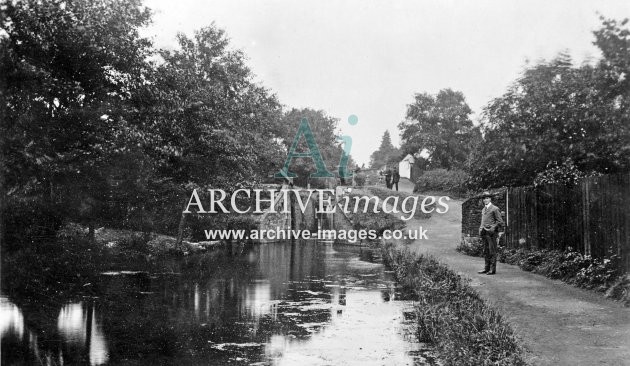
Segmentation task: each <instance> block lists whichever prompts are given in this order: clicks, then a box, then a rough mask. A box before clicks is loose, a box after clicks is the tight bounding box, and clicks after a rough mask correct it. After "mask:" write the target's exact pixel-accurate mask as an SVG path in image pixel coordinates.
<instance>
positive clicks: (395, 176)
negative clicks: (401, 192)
mask: <svg viewBox="0 0 630 366" xmlns="http://www.w3.org/2000/svg"><path fill="white" fill-rule="evenodd" d="M399 181H400V173H398V168H394V173H393V174H392V187H393V186H394V185H396V192H398V182H399Z"/></svg>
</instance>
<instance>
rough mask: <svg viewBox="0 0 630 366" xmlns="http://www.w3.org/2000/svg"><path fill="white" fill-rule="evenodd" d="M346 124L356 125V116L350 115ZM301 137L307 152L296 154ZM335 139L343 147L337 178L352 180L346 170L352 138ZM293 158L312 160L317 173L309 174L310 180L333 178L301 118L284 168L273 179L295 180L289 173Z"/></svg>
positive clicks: (304, 121)
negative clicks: (340, 142)
mask: <svg viewBox="0 0 630 366" xmlns="http://www.w3.org/2000/svg"><path fill="white" fill-rule="evenodd" d="M348 123H349V124H351V125H356V124H357V123H358V118H357V116H355V115H351V116H350V117H348ZM302 136H304V139H305V140H306V145H307V146H308V152H303V153H298V152H296V151H295V150H296V149H297V147H298V143H299V142H300V137H302ZM337 139H338V140H340V141H342V142H343V145H344V148H343V152H342V154H341V158H340V159H339V177H340V178H352V172H348V168H347V165H348V159H349V157H350V149H351V148H352V137H350V136H345V135H344V136H340V137H338V138H337ZM293 158H311V159H313V163H315V167H316V168H317V171H316V172H314V173H311V175H310V177H311V178H328V177H334V176H335V175H334V174H333V173H331V172H329V171H328V169H326V164H325V163H324V159H323V158H322V154H321V153H320V152H319V147H318V146H317V142H316V141H315V136H313V131H312V130H311V126H310V125H309V124H308V120H307V119H306V118H302V121H301V122H300V126H299V127H298V130H297V133H296V134H295V138H294V139H293V144H291V148H290V149H289V154H288V155H287V159H286V160H285V161H284V166H283V167H282V169H280V171H279V172H277V173H276V174H274V177H275V178H295V177H296V176H297V175H296V174H295V173H293V172H290V171H289V165H291V160H293Z"/></svg>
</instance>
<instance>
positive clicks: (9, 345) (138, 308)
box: [0, 242, 435, 365]
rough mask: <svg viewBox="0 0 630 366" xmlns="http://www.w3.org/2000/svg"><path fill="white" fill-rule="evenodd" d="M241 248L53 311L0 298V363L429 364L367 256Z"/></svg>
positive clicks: (166, 265)
mask: <svg viewBox="0 0 630 366" xmlns="http://www.w3.org/2000/svg"><path fill="white" fill-rule="evenodd" d="M241 249H242V248H241ZM241 249H239V250H234V249H233V248H226V249H225V250H220V251H216V252H213V253H209V254H206V255H203V256H198V257H194V258H183V259H171V260H168V261H164V262H161V263H159V265H158V266H156V268H160V270H157V271H156V270H152V271H137V270H134V271H122V270H121V271H108V272H105V273H103V274H102V275H101V276H100V281H99V283H96V284H93V287H94V290H95V291H96V293H97V295H98V296H93V297H78V298H74V299H68V301H67V302H65V303H62V304H57V305H51V304H46V305H44V306H41V304H38V303H36V302H35V303H34V302H33V301H29V299H8V298H6V297H4V296H3V297H1V298H0V299H1V302H0V332H1V335H2V364H3V365H12V364H16V365H21V364H24V365H28V364H42V365H62V364H64V365H68V364H90V365H105V364H112V365H119V364H133V365H157V364H173V363H176V364H177V363H178V364H182V365H184V364H186V365H188V364H192V365H208V364H211V365H214V364H255V365H296V364H298V365H336V364H360V365H370V364H375V365H383V364H385V365H414V364H434V363H435V362H434V361H433V359H432V358H431V357H430V351H428V350H426V349H424V348H423V347H422V345H421V344H418V343H417V341H416V339H415V336H414V322H413V312H412V307H411V303H409V302H406V301H393V300H395V297H396V291H395V283H394V282H393V280H392V278H391V275H390V274H389V273H387V271H385V269H384V267H383V265H382V264H381V263H380V258H378V257H377V256H376V255H375V253H374V252H373V251H371V250H369V249H365V248H363V249H361V248H358V247H344V246H336V245H335V246H333V245H332V244H330V243H315V242H302V243H270V244H260V245H254V246H251V247H248V248H245V249H242V250H241ZM127 269H129V268H127ZM132 269H137V268H132ZM16 303H19V304H21V305H20V306H19V307H18V306H17V305H16Z"/></svg>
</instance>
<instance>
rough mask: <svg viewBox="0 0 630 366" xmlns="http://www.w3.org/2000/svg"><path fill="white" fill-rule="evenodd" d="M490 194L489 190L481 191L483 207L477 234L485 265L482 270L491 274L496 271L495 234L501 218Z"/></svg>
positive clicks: (501, 220)
mask: <svg viewBox="0 0 630 366" xmlns="http://www.w3.org/2000/svg"><path fill="white" fill-rule="evenodd" d="M491 197H492V195H491V194H490V192H483V195H482V198H483V204H484V207H483V209H482V210H481V225H480V226H479V236H480V237H481V242H482V244H483V256H484V258H485V260H486V265H485V268H484V270H483V271H479V273H485V274H488V275H493V274H495V273H496V272H497V236H498V232H499V228H500V227H501V226H503V218H502V217H501V211H499V208H498V207H497V206H495V205H493V204H492V198H491Z"/></svg>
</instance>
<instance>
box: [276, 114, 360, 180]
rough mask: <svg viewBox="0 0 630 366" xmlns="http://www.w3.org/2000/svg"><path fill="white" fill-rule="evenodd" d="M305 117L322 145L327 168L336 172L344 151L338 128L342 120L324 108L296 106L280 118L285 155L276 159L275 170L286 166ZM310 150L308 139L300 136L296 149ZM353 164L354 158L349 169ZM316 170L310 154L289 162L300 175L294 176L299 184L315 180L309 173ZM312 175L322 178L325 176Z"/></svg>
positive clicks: (279, 132)
mask: <svg viewBox="0 0 630 366" xmlns="http://www.w3.org/2000/svg"><path fill="white" fill-rule="evenodd" d="M302 118H306V119H307V120H308V123H309V126H310V127H311V131H312V132H313V135H314V136H315V141H316V142H317V146H318V147H319V151H320V153H321V154H322V158H323V159H324V163H325V164H326V168H327V169H328V171H329V172H331V173H333V174H335V175H337V173H338V170H339V168H338V166H339V160H340V158H341V153H342V148H341V146H340V142H339V141H338V140H337V135H338V134H337V131H336V129H337V124H338V122H339V120H338V119H337V118H333V117H330V116H328V115H326V113H325V112H324V111H322V110H314V109H310V108H303V109H296V108H293V109H291V110H289V111H287V112H285V113H284V114H283V116H282V119H281V121H280V127H279V131H278V135H279V136H280V138H281V139H282V143H283V145H284V148H285V150H284V151H283V156H282V157H281V158H279V159H278V160H277V163H276V170H275V171H274V173H275V172H276V171H279V170H280V168H281V167H282V166H283V164H284V160H285V158H286V154H287V153H288V151H289V148H290V147H291V144H292V143H293V140H294V139H295V135H296V133H297V131H298V126H299V124H300V121H301V120H302ZM307 150H308V146H307V145H306V141H305V139H304V137H301V138H300V142H299V144H298V148H297V150H296V152H298V153H299V152H306V151H307ZM353 165H354V163H352V162H350V163H348V169H351V167H352V166H353ZM316 170H317V169H316V167H315V164H314V163H313V159H311V158H295V159H293V160H292V161H291V165H290V166H289V171H291V172H293V173H296V174H297V178H295V180H294V182H295V184H296V185H297V186H300V187H306V185H307V184H308V182H310V181H311V180H312V179H310V178H309V176H310V175H311V173H314V172H315V171H316ZM313 179H317V180H323V178H322V179H319V178H313Z"/></svg>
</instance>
